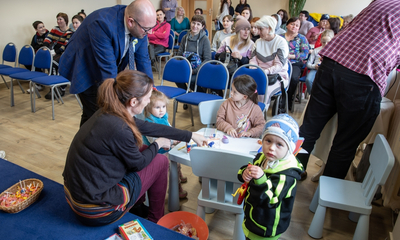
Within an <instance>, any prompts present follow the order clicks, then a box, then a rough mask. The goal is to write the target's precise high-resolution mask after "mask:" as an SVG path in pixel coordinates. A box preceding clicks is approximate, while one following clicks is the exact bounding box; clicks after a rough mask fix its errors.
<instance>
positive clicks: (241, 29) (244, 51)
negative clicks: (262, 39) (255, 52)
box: [215, 16, 254, 66]
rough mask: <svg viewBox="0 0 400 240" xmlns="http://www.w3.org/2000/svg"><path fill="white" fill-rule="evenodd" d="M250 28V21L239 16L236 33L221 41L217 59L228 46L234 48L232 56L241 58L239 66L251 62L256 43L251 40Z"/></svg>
mask: <svg viewBox="0 0 400 240" xmlns="http://www.w3.org/2000/svg"><path fill="white" fill-rule="evenodd" d="M250 28H251V25H250V23H249V21H247V20H246V19H245V18H244V17H242V16H238V17H237V18H236V24H235V32H236V34H235V35H232V36H230V37H227V38H225V39H224V40H223V41H222V42H221V46H220V47H219V49H218V51H217V54H215V59H218V57H219V56H220V55H221V53H223V52H225V51H226V49H227V47H230V48H231V49H232V54H231V57H233V58H236V59H238V60H239V66H241V65H244V64H247V63H249V58H250V56H251V49H252V47H253V44H254V42H253V41H252V40H251V35H250ZM228 51H229V50H228Z"/></svg>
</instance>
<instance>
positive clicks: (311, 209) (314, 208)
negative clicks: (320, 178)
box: [309, 184, 319, 213]
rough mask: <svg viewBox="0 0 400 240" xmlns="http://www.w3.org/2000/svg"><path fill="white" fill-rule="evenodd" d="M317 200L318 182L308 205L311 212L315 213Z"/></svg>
mask: <svg viewBox="0 0 400 240" xmlns="http://www.w3.org/2000/svg"><path fill="white" fill-rule="evenodd" d="M318 201H319V184H318V187H317V190H316V191H315V193H314V197H313V199H312V200H311V203H310V206H309V209H310V211H311V212H313V213H315V211H316V210H317V207H318Z"/></svg>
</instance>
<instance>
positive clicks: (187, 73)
mask: <svg viewBox="0 0 400 240" xmlns="http://www.w3.org/2000/svg"><path fill="white" fill-rule="evenodd" d="M178 72H179V73H178ZM177 73H178V74H177ZM191 77H192V67H191V65H190V62H189V61H188V60H187V59H186V58H184V57H181V56H175V57H173V58H171V59H170V60H169V61H168V62H167V63H166V64H165V67H164V71H163V75H162V78H161V85H160V86H156V88H157V90H158V91H160V92H163V93H164V94H165V96H167V97H168V98H169V99H174V98H176V97H178V96H180V95H183V94H185V93H188V92H189V89H190V88H189V86H190V79H191ZM164 81H168V82H173V83H186V84H187V86H188V87H187V89H186V90H185V89H182V88H179V87H176V86H174V87H171V86H165V85H164ZM174 106H175V101H174Z"/></svg>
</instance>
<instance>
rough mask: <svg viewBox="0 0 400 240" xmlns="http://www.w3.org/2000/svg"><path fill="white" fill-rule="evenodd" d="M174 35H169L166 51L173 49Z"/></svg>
mask: <svg viewBox="0 0 400 240" xmlns="http://www.w3.org/2000/svg"><path fill="white" fill-rule="evenodd" d="M174 41H175V39H174V35H172V34H170V35H169V37H168V48H167V49H173V48H174Z"/></svg>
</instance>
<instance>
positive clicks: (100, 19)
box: [60, 5, 153, 94]
mask: <svg viewBox="0 0 400 240" xmlns="http://www.w3.org/2000/svg"><path fill="white" fill-rule="evenodd" d="M125 8H126V6H123V5H117V6H114V7H110V8H103V9H99V10H97V11H94V12H93V13H91V14H90V15H89V16H88V17H87V18H86V19H85V21H83V22H82V24H81V26H80V27H79V28H78V30H77V31H76V32H75V34H74V35H73V36H72V37H71V39H70V40H69V42H68V45H67V48H66V49H65V52H64V54H63V55H62V57H61V60H60V74H61V75H62V76H64V77H65V78H67V79H68V80H70V81H71V88H70V92H71V93H72V94H77V93H81V92H83V91H85V90H86V89H88V88H89V87H91V86H93V85H97V86H100V84H101V83H102V82H103V81H104V80H105V79H106V78H115V77H116V76H117V74H118V73H119V72H120V71H122V70H124V69H125V67H126V66H127V64H128V61H129V57H128V56H129V51H128V52H127V53H126V55H125V57H122V56H123V54H124V49H125V25H124V21H125V20H124V11H125ZM147 42H148V40H147V36H146V37H144V38H143V39H138V43H137V44H136V46H135V62H136V69H137V70H138V71H141V72H144V73H146V74H147V75H148V76H149V77H150V78H153V73H152V70H151V63H150V58H149V53H148V49H147Z"/></svg>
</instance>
